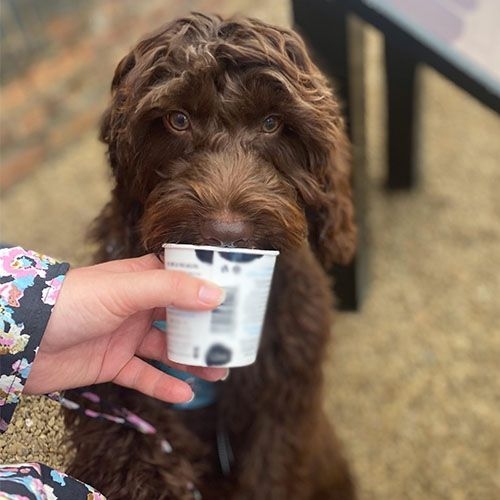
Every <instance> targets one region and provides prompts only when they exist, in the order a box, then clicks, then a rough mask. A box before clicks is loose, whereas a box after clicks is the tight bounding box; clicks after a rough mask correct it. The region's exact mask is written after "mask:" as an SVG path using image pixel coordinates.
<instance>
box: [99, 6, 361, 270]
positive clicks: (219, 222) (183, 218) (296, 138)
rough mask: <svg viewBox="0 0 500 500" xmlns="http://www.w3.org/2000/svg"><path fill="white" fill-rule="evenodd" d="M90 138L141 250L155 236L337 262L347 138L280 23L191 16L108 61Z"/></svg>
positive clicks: (344, 218)
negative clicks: (102, 100) (305, 251)
mask: <svg viewBox="0 0 500 500" xmlns="http://www.w3.org/2000/svg"><path fill="white" fill-rule="evenodd" d="M112 92H113V98H112V102H111V105H110V107H109V109H108V110H107V112H106V113H105V115H104V118H103V122H102V128H101V138H102V140H103V141H104V142H106V143H107V144H108V146H109V159H110V163H111V166H112V168H113V173H114V176H115V178H116V188H115V191H114V196H115V198H116V200H117V202H118V205H119V206H120V207H121V210H122V212H123V213H122V215H124V217H126V220H128V221H131V222H130V224H132V225H134V228H133V230H134V231H136V232H137V233H136V234H138V235H139V236H138V237H139V239H140V242H141V243H140V244H141V246H142V249H143V250H144V251H153V252H158V251H159V250H160V249H161V245H162V244H163V243H165V242H182V243H194V244H210V245H227V246H244V247H257V248H264V249H277V250H280V251H282V252H286V251H291V250H293V249H295V248H297V247H299V246H301V245H303V244H304V243H306V242H309V243H310V244H311V246H312V248H313V249H314V251H315V252H316V254H317V256H318V258H320V260H321V261H322V262H323V263H324V264H325V265H329V264H331V263H332V262H346V261H348V260H349V259H350V257H351V256H352V254H353V252H354V241H355V229H354V224H353V213H352V212H353V210H352V204H351V193H350V187H349V170H348V145H347V141H346V139H345V135H344V131H343V123H342V120H341V118H340V115H339V107H338V105H337V102H336V101H335V100H334V98H333V96H332V93H331V90H330V89H329V87H328V85H327V83H326V81H325V78H324V77H323V76H322V75H321V73H320V72H319V71H318V70H317V68H316V67H315V66H314V65H313V63H312V62H311V61H310V59H309V57H308V55H307V53H306V51H305V48H304V44H303V42H302V41H301V40H300V38H299V37H298V36H297V35H296V34H295V33H293V32H291V31H288V30H285V29H281V28H276V27H272V26H269V25H266V24H264V23H262V22H259V21H256V20H248V19H243V20H242V19H239V20H229V21H222V20H221V19H220V18H218V17H207V16H204V15H201V14H193V15H192V16H190V17H187V18H184V19H180V20H177V21H175V22H173V23H171V24H169V25H167V26H164V27H163V28H162V29H160V30H159V31H157V32H156V33H154V34H152V35H150V36H149V37H147V38H145V39H143V40H142V41H141V42H139V44H138V45H137V46H136V47H135V48H134V49H133V50H132V52H131V53H130V54H129V55H127V56H126V57H125V58H124V59H123V60H122V61H121V63H120V64H119V66H118V68H117V70H116V73H115V77H114V80H113V84H112Z"/></svg>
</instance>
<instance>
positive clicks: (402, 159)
mask: <svg viewBox="0 0 500 500" xmlns="http://www.w3.org/2000/svg"><path fill="white" fill-rule="evenodd" d="M416 68H417V61H416V60H415V59H414V58H413V57H412V55H411V53H410V52H409V51H406V50H404V47H401V46H400V45H399V44H396V43H394V42H391V41H390V40H389V39H388V38H386V40H385V74H386V80H387V120H388V123H387V125H388V129H387V134H388V137H387V140H388V143H387V155H388V156H387V160H388V164H389V168H388V175H387V187H388V188H389V189H410V188H412V187H413V186H414V185H415V182H416V176H417V171H416V157H415V149H416V148H415V129H416V126H417V122H416V111H415V110H416V106H417V102H416V101H417V93H416V80H415V76H416Z"/></svg>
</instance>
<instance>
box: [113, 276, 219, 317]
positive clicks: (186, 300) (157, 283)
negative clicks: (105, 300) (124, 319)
mask: <svg viewBox="0 0 500 500" xmlns="http://www.w3.org/2000/svg"><path fill="white" fill-rule="evenodd" d="M112 280H113V293H112V294H111V296H110V299H112V300H114V302H115V304H116V305H117V306H118V308H119V309H118V311H117V312H119V313H121V314H125V315H130V314H133V313H135V312H138V311H143V310H149V309H153V308H156V307H165V306H167V305H172V306H175V307H178V308H180V309H191V310H196V309H199V310H206V309H213V308H214V307H217V306H218V305H219V304H221V302H222V301H223V300H224V290H223V289H222V288H220V287H218V286H217V285H215V284H214V283H211V282H208V281H203V280H200V279H198V278H195V277H193V276H190V275H189V274H186V273H184V272H182V271H169V270H165V269H156V270H148V271H136V272H130V273H119V274H113V275H112Z"/></svg>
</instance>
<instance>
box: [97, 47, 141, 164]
mask: <svg viewBox="0 0 500 500" xmlns="http://www.w3.org/2000/svg"><path fill="white" fill-rule="evenodd" d="M135 65H136V57H135V54H134V52H133V51H132V52H130V53H129V54H127V55H126V56H125V57H124V58H123V59H122V60H121V61H120V62H119V63H118V66H117V67H116V70H115V74H114V76H113V80H112V82H111V103H110V105H109V106H108V108H107V109H106V110H105V111H104V113H103V115H102V118H101V125H100V128H99V139H100V140H101V141H102V142H104V143H105V144H108V146H109V149H108V155H109V163H110V165H111V168H112V170H113V172H115V171H116V166H117V163H118V161H117V157H116V152H115V147H114V145H113V144H114V142H115V139H116V138H115V137H113V131H117V130H120V129H121V127H120V123H119V122H120V121H123V117H122V116H121V114H120V113H117V112H116V110H119V109H120V107H121V106H120V104H121V103H123V102H124V101H125V100H126V98H127V90H126V89H123V88H122V83H123V80H124V79H125V77H126V76H127V75H128V74H129V73H130V71H131V70H132V69H133V68H134V66H135ZM122 125H125V124H124V123H123V124H122Z"/></svg>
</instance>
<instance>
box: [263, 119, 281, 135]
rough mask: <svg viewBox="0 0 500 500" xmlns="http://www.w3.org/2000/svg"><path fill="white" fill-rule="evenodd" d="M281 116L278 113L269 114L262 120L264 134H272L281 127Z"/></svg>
mask: <svg viewBox="0 0 500 500" xmlns="http://www.w3.org/2000/svg"><path fill="white" fill-rule="evenodd" d="M281 123H282V120H281V117H280V116H278V115H269V116H267V117H266V118H264V121H263V122H262V131H263V132H265V133H266V134H272V133H274V132H276V131H277V130H278V129H279V128H280V127H281Z"/></svg>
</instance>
